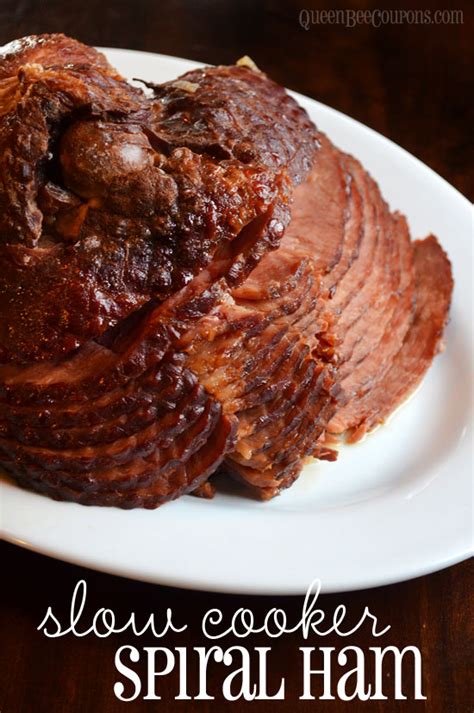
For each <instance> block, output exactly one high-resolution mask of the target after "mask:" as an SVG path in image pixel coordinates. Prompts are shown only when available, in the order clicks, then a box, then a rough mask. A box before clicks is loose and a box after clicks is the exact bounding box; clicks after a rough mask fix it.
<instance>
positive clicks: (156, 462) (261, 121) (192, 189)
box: [0, 35, 452, 508]
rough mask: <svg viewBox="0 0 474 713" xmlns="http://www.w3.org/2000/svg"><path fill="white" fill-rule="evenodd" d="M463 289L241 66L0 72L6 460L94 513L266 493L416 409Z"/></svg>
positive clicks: (318, 137)
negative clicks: (162, 71)
mask: <svg viewBox="0 0 474 713" xmlns="http://www.w3.org/2000/svg"><path fill="white" fill-rule="evenodd" d="M451 291H452V278H451V270H450V265H449V261H448V259H447V257H446V256H445V254H444V252H443V251H442V249H441V248H440V246H439V244H438V243H437V241H436V239H435V238H434V237H432V236H431V237H430V238H428V239H426V240H424V241H417V242H415V243H412V242H411V241H410V235H409V231H408V226H407V223H406V220H405V219H404V217H403V216H401V215H399V214H392V213H391V212H390V210H389V208H388V206H387V204H386V203H385V202H384V200H383V198H382V196H381V194H380V191H379V189H378V187H377V184H376V183H375V181H374V180H373V179H372V178H371V177H370V176H369V175H368V174H367V172H366V171H365V170H364V169H363V167H362V166H361V165H360V163H359V162H358V161H357V160H356V159H354V158H353V157H351V156H349V155H346V154H344V153H342V152H341V151H339V150H338V149H337V148H336V147H335V146H333V145H332V143H331V142H330V141H329V139H328V138H327V137H325V136H324V135H323V134H321V133H320V132H318V131H317V130H316V128H315V127H314V126H313V124H312V123H311V122H310V120H309V119H308V117H307V115H306V113H305V112H304V111H303V110H302V109H301V108H300V107H299V106H298V105H297V103H296V102H295V101H294V100H293V99H292V98H291V97H289V95H288V94H287V93H286V92H285V91H284V89H282V88H281V87H279V86H278V85H276V84H275V83H274V82H272V81H271V80H270V79H268V77H266V75H265V74H263V73H262V72H260V71H259V70H258V69H257V68H255V67H252V66H248V63H243V64H237V65H236V66H233V67H216V68H204V69H198V70H194V71H192V72H189V73H187V74H186V75H184V76H183V77H181V78H179V79H178V80H175V81H173V82H167V83H165V84H163V85H154V84H148V87H147V89H146V90H143V91H142V90H141V89H139V88H137V87H133V86H131V85H129V84H128V83H127V82H126V81H125V80H124V79H123V78H122V77H120V76H119V75H118V74H117V72H116V71H115V70H114V69H113V68H112V67H110V66H109V64H108V63H107V61H106V60H105V58H104V57H103V56H102V55H101V54H100V53H98V52H96V51H95V50H93V49H92V48H89V47H86V46H84V45H81V44H80V43H78V42H76V41H74V40H71V39H69V38H66V37H64V36H62V35H45V36H41V37H30V38H25V39H23V40H19V41H17V42H14V43H12V44H10V45H7V47H5V48H4V49H3V50H2V54H1V60H0V300H1V311H0V463H1V465H2V466H3V467H4V468H5V469H6V470H7V471H8V472H9V473H11V474H12V475H13V476H14V477H15V478H16V479H17V480H18V482H19V483H21V484H22V485H25V486H27V487H30V488H33V489H35V490H37V491H39V492H43V493H46V494H49V495H51V496H52V497H55V498H60V499H67V500H73V501H77V502H80V503H84V504H97V505H115V506H119V507H127V508H130V507H150V508H153V507H156V506H158V505H159V504H161V503H163V502H165V501H167V500H170V499H173V498H176V497H178V496H180V495H182V494H184V493H190V492H193V493H195V494H197V495H200V496H203V497H210V496H212V494H213V491H214V486H213V484H212V482H211V481H210V480H209V478H210V477H211V476H212V475H213V474H214V473H216V472H217V471H219V472H221V473H224V474H227V475H229V476H232V477H235V478H237V479H239V480H240V481H241V482H243V483H245V484H246V485H247V486H249V487H250V488H251V489H252V490H253V491H254V492H255V493H257V494H258V496H259V497H261V498H264V499H268V498H271V497H273V496H274V495H276V494H278V493H279V492H280V491H281V490H282V489H284V488H286V487H288V486H289V485H291V483H292V482H293V481H294V480H295V479H296V478H297V477H298V475H299V473H300V472H301V469H302V467H303V465H304V463H305V462H306V460H307V459H308V458H309V457H314V458H319V459H326V460H334V459H335V458H336V457H337V450H336V449H335V443H336V442H337V441H338V440H340V439H343V438H345V439H347V440H356V439H357V438H360V437H361V435H363V434H364V433H365V432H367V431H369V430H371V429H372V428H374V427H375V426H376V425H378V424H379V423H381V422H383V421H384V420H385V419H386V418H387V417H388V416H389V415H390V413H391V411H392V410H393V409H394V408H396V407H397V406H398V405H399V404H400V403H402V402H403V400H404V399H405V398H406V397H407V396H408V395H409V394H410V393H411V391H412V390H413V389H414V388H415V387H416V385H417V384H418V383H419V381H420V380H421V379H422V377H423V375H424V373H425V372H426V370H427V369H428V367H429V365H430V363H431V361H432V358H433V356H434V355H435V354H436V352H437V351H438V350H439V347H440V343H441V338H442V334H443V328H444V325H445V323H446V320H447V315H448V310H449V303H450V297H451Z"/></svg>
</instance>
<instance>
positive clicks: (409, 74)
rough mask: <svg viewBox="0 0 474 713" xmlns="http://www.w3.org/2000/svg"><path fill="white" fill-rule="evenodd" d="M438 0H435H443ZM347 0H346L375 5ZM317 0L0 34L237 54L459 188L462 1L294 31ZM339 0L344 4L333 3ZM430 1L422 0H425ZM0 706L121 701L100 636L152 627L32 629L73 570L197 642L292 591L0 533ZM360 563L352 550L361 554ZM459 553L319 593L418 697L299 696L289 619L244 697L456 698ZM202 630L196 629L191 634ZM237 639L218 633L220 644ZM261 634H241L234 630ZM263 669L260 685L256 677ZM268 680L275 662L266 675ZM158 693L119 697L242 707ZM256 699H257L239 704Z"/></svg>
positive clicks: (465, 59) (138, 4) (430, 707)
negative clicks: (424, 569) (114, 572)
mask: <svg viewBox="0 0 474 713" xmlns="http://www.w3.org/2000/svg"><path fill="white" fill-rule="evenodd" d="M446 5H449V3H445V4H443V2H441V3H440V4H439V7H441V8H443V7H445V6H446ZM380 6H381V5H380V4H378V3H375V4H371V3H359V4H358V7H366V8H374V7H380ZM303 7H304V8H320V9H321V8H325V7H326V8H330V7H331V5H330V3H319V4H318V3H315V2H310V1H308V0H294V1H292V0H285V1H281V2H276V1H275V2H269V1H262V2H255V0H253V1H252V0H228V1H220V0H200V1H199V0H167V1H166V2H160V1H159V0H133V1H132V0H115V1H114V2H112V0H91V1H90V2H86V1H85V0H81V2H79V1H78V0H67V1H65V0H47V2H36V1H32V0H1V2H0V43H4V42H7V41H9V40H11V39H13V38H15V37H19V36H22V35H26V34H30V33H39V32H56V31H62V32H65V33H67V34H71V35H73V36H76V37H77V38H79V39H81V40H83V41H85V42H87V43H90V44H96V45H109V46H115V47H129V48H132V49H141V50H148V51H155V52H162V53H165V54H171V55H177V56H184V57H189V58H192V59H197V60H202V61H205V62H210V63H227V62H232V61H234V60H235V59H236V58H237V57H239V56H241V55H243V54H249V55H251V56H252V57H253V58H254V60H255V61H256V62H257V64H258V65H260V66H261V67H262V68H263V69H265V70H266V71H268V72H269V73H270V74H271V75H272V76H273V77H274V78H275V79H277V80H278V81H280V82H281V83H283V84H285V85H287V86H289V87H291V88H293V89H295V90H298V91H300V92H302V93H304V94H307V95H309V96H312V97H314V98H316V99H318V100H320V101H322V102H324V103H327V104H329V105H331V106H333V107H335V108H337V109H339V110H341V111H343V112H345V113H347V114H349V115H351V116H353V117H355V118H357V119H359V120H360V121H362V122H364V123H365V124H367V125H369V126H371V127H373V128H374V129H376V130H377V131H379V132H381V133H382V134H384V135H386V136H388V137H389V138H391V139H392V140H394V141H395V142H396V143H398V144H400V145H401V146H403V147H404V148H406V149H407V150H408V151H410V152H412V153H413V154H415V155H416V156H418V157H419V158H420V159H421V160H422V161H424V162H425V163H427V164H428V165H429V166H431V167H432V168H433V169H434V170H435V171H437V172H438V173H440V174H441V175H442V176H443V177H444V178H446V179H447V180H448V181H449V182H450V183H452V184H453V185H454V186H455V187H456V188H458V189H459V190H460V191H462V192H463V193H464V194H465V195H468V196H470V197H472V195H473V191H472V182H471V176H472V170H471V169H472V145H471V143H470V141H469V139H470V133H471V130H472V125H473V124H474V121H473V116H472V94H471V86H470V77H471V76H472V26H471V27H469V23H470V19H471V17H470V12H469V11H468V7H467V5H465V6H464V7H463V5H462V4H461V3H459V4H457V5H456V7H457V8H463V10H464V23H463V24H462V25H440V26H432V25H430V26H425V25H412V26H410V25H403V26H398V25H388V26H384V27H380V28H378V29H376V28H373V27H371V26H369V25H359V26H357V27H354V28H345V27H341V26H339V25H317V26H314V27H311V28H310V29H309V30H308V31H305V30H304V29H303V28H302V27H301V26H300V24H299V21H298V16H299V11H300V9H301V8H303ZM344 7H346V8H350V7H356V6H355V5H352V4H350V3H344ZM430 7H431V8H433V9H434V8H435V7H436V4H433V3H432V4H431V6H430ZM2 558H3V559H2V564H3V567H2V571H3V572H4V578H3V583H2V588H1V597H2V607H1V615H0V616H1V622H0V623H1V651H0V671H1V676H0V710H1V713H30V712H31V713H66V712H67V713H96V712H100V713H115V712H116V711H120V710H122V709H123V708H124V704H120V703H119V702H118V701H117V699H116V698H115V696H114V693H113V683H114V681H116V680H117V673H116V670H115V667H114V654H115V650H116V648H117V647H118V646H119V645H121V644H124V643H128V644H135V645H137V646H139V647H141V646H145V645H152V644H153V642H152V641H151V640H150V639H147V638H146V637H145V640H134V638H133V637H130V636H125V635H123V636H121V637H120V636H119V637H115V638H109V639H97V638H95V637H86V638H84V639H77V638H73V637H66V638H64V639H58V640H48V639H46V638H45V637H44V636H43V635H42V634H40V633H39V632H37V631H36V628H37V626H38V624H39V623H40V621H41V619H42V617H43V615H44V613H45V610H46V608H47V606H48V605H54V606H55V608H57V610H58V611H59V612H60V613H61V615H63V616H65V615H66V611H67V609H68V607H69V601H70V596H71V592H72V590H73V587H74V585H75V583H76V582H77V581H78V580H79V579H81V578H85V579H86V580H87V582H88V585H89V606H88V610H90V611H95V610H96V609H98V608H99V607H100V606H107V607H111V608H113V609H114V610H115V611H116V612H117V613H118V614H121V615H122V616H123V617H125V615H126V614H128V613H129V612H130V610H131V609H135V610H136V611H142V612H151V611H156V610H160V611H161V610H163V609H164V608H166V607H167V606H171V607H172V608H173V610H174V612H175V614H176V617H177V620H178V621H186V622H187V623H188V624H189V629H188V631H187V632H186V633H185V634H184V635H182V637H180V638H179V640H178V639H177V638H176V637H175V638H173V636H169V637H167V639H166V642H164V643H165V645H166V646H168V647H173V646H174V645H180V646H188V647H192V646H198V645H205V644H206V642H205V640H204V639H203V637H202V634H201V633H200V629H199V622H200V619H201V617H202V614H203V613H204V612H205V611H206V610H207V609H209V608H211V607H214V606H217V607H220V608H221V609H222V610H223V611H224V613H229V612H231V611H233V610H234V609H236V608H238V607H239V606H250V607H252V609H253V610H254V611H255V612H256V613H257V614H258V613H262V612H264V611H266V610H267V609H268V608H269V607H270V606H274V605H277V606H280V607H282V608H285V609H286V611H287V612H288V614H289V616H293V617H295V618H296V616H297V614H298V612H299V611H300V610H301V605H302V599H301V598H300V597H282V598H268V597H261V598H256V597H255V598H254V597H238V596H228V595H216V594H206V593H202V592H188V591H180V590H176V589H170V588H165V587H157V586H152V585H146V584H141V583H136V582H131V581H127V580H123V579H119V578H114V577H111V576H107V575H103V574H97V573H94V572H90V571H86V570H82V569H80V568H77V567H73V566H72V565H67V564H63V563H60V562H56V561H54V560H50V559H48V558H46V557H41V556H39V555H36V554H32V553H29V552H27V551H24V550H21V549H19V548H15V547H13V546H12V545H6V544H4V545H2ZM361 566H363V564H362V563H361ZM473 580H474V578H473V567H472V564H471V563H463V564H460V565H457V566H455V567H452V568H450V569H448V570H445V571H443V572H439V573H436V574H433V575H430V576H428V577H423V578H420V579H417V580H413V581H411V582H405V583H402V584H398V585H394V586H391V587H384V588H380V589H374V590H370V591H364V592H355V593H349V594H344V595H325V596H324V597H323V598H322V600H321V601H322V606H323V608H324V609H325V611H327V612H331V611H333V610H334V609H335V607H336V606H337V605H338V604H341V603H343V604H345V605H346V606H347V607H348V610H349V611H350V612H351V616H356V615H357V614H358V613H359V614H360V612H361V611H362V609H363V607H364V606H366V605H367V606H368V607H369V608H370V610H371V611H372V612H373V613H374V614H376V615H377V616H378V617H379V619H380V621H381V623H382V624H384V625H385V624H390V625H391V627H392V628H391V631H390V632H389V634H388V635H387V637H386V638H385V637H384V645H388V644H390V643H391V644H394V645H396V646H397V647H399V648H402V647H403V646H405V645H416V646H419V647H420V649H421V652H422V655H423V671H424V693H425V695H426V696H427V698H428V700H427V701H426V702H416V703H414V702H413V701H387V702H375V701H374V702H371V703H369V704H362V703H360V702H359V703H357V702H356V703H342V702H338V701H331V702H328V703H324V702H322V701H315V702H314V703H303V702H301V701H299V700H298V695H299V692H300V691H299V688H300V674H301V667H300V665H299V660H298V658H297V654H298V646H301V645H304V642H303V641H302V639H301V637H300V636H299V635H298V634H294V635H291V636H289V637H285V638H283V639H280V640H276V641H275V642H274V643H273V650H272V658H271V661H272V663H273V666H272V670H274V672H275V676H276V677H277V676H278V674H280V675H283V674H285V675H286V677H287V681H288V690H287V700H286V701H285V702H268V703H259V704H258V705H259V706H260V710H261V711H265V712H267V713H272V712H273V711H276V712H277V713H284V712H285V711H302V713H305V712H306V711H310V710H317V711H330V712H338V711H344V710H346V709H347V710H351V711H361V710H365V709H366V708H368V709H369V710H372V711H384V712H385V711H386V712H389V713H391V712H393V713H395V712H398V711H403V712H408V713H410V712H411V711H414V712H415V713H416V711H424V712H426V713H464V712H466V713H467V711H472V709H473V707H474V697H473V691H472V684H471V680H472V678H471V672H470V664H472V654H473V650H472V646H473V637H472V621H473V615H474V612H473V606H472V604H473V594H472V593H473V585H474V581H473ZM207 643H209V642H207ZM235 643H239V642H238V641H236V640H235V639H231V638H229V640H227V641H226V642H225V644H226V645H232V644H235ZM345 643H348V642H347V641H341V639H339V638H337V637H331V636H330V637H328V639H327V640H325V641H324V642H323V644H322V645H327V646H334V647H335V648H336V650H339V649H340V648H341V647H342V646H343V645H344V644H345ZM349 643H351V644H353V645H357V646H360V647H362V648H363V649H364V650H367V648H368V647H369V646H371V645H373V644H374V642H373V640H372V639H371V637H370V635H369V633H368V632H367V631H366V630H360V631H359V632H357V634H355V635H354V636H353V637H351V640H350V642H349ZM258 645H261V646H265V645H268V640H267V639H265V638H262V637H254V638H253V639H252V640H251V641H250V642H247V646H258ZM208 680H209V690H210V691H211V692H214V693H216V692H217V691H218V689H219V682H220V681H221V680H222V675H221V671H220V670H219V669H218V667H217V666H216V667H213V668H212V669H211V671H210V676H209V679H208ZM272 680H273V679H272V676H270V687H271V685H272ZM275 680H276V678H275ZM160 685H161V693H162V695H163V701H161V702H158V703H153V702H150V701H148V702H147V701H144V702H141V703H129V704H127V706H125V709H126V710H127V711H131V713H135V711H150V710H152V711H155V710H156V711H158V710H159V711H163V712H165V713H168V712H171V711H178V713H179V711H190V712H191V713H192V712H193V711H199V712H200V713H207V712H209V711H213V712H214V711H217V712H218V713H221V712H222V711H224V712H225V711H227V710H229V711H232V712H233V713H240V712H241V711H246V710H247V708H248V707H249V705H251V704H249V703H245V702H244V703H242V702H236V703H232V704H231V703H223V702H222V701H221V700H217V701H215V702H212V701H210V702H207V701H199V702H194V703H193V702H186V703H178V702H174V701H173V700H172V698H173V696H174V692H175V689H176V685H177V680H176V676H175V675H174V674H173V675H171V676H169V677H167V678H166V679H164V680H163V681H162V683H161V684H160ZM252 705H257V704H252Z"/></svg>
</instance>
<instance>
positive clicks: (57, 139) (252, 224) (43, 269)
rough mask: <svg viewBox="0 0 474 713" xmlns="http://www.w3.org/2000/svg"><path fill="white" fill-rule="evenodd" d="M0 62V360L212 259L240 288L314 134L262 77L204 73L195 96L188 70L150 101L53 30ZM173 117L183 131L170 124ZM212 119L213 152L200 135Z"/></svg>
mask: <svg viewBox="0 0 474 713" xmlns="http://www.w3.org/2000/svg"><path fill="white" fill-rule="evenodd" d="M6 58H7V59H6V60H5V64H4V65H3V68H2V70H1V73H0V76H2V77H4V79H2V80H0V85H1V82H3V83H4V84H3V87H1V86H0V157H1V158H0V242H1V250H0V296H1V298H2V301H3V303H4V305H6V309H4V310H2V314H1V315H0V360H1V361H4V362H5V361H16V362H18V361H28V360H44V359H50V358H52V357H53V356H56V355H58V356H59V355H61V354H66V353H68V352H70V351H71V350H73V349H75V348H77V347H78V346H80V345H81V344H84V343H86V342H87V341H88V340H90V339H91V338H96V337H98V336H99V335H101V334H102V333H103V332H105V331H106V330H107V329H109V328H110V327H111V326H113V325H114V324H116V323H118V322H119V321H121V320H122V319H123V318H125V317H126V316H127V315H129V314H131V313H132V312H133V311H135V310H136V309H137V308H139V307H140V306H142V305H143V304H145V303H147V302H148V301H149V300H150V299H157V300H163V299H165V298H166V297H168V296H169V295H170V294H172V293H173V292H176V291H177V290H179V289H180V288H182V287H183V286H184V285H186V284H188V283H189V282H190V281H191V280H192V278H193V277H194V276H195V275H196V274H198V273H199V272H200V271H201V270H202V269H203V268H205V267H206V266H208V265H209V264H210V263H211V262H212V261H213V260H214V259H215V258H218V259H219V261H220V260H222V261H223V264H222V276H223V277H224V276H225V277H226V278H227V280H228V282H229V284H232V285H234V284H237V283H238V282H239V281H241V280H242V279H244V278H245V276H246V274H248V272H249V271H250V270H251V269H252V268H253V267H254V266H255V265H256V264H257V263H258V261H259V260H260V259H261V257H262V256H263V254H264V253H265V252H266V251H267V250H269V249H272V248H275V247H276V246H277V245H278V241H279V239H280V238H281V235H282V233H283V231H284V229H285V227H286V225H287V223H288V221H289V207H288V201H289V199H290V194H291V188H292V185H293V184H297V183H298V182H300V181H301V180H302V179H303V178H304V177H305V175H306V173H307V172H308V169H309V166H310V164H311V162H312V160H313V158H314V155H315V152H316V150H317V142H316V132H315V130H314V127H313V126H312V124H311V123H310V122H309V120H308V118H307V116H306V114H305V113H304V112H303V111H302V110H301V109H300V108H299V107H298V106H297V104H296V103H295V102H294V100H293V99H291V98H290V97H289V96H288V95H287V94H286V92H285V91H284V90H283V89H281V88H280V87H278V86H277V85H276V84H274V83H273V82H271V80H269V79H268V78H267V77H265V75H263V74H262V73H260V72H257V71H253V70H250V69H247V68H244V67H230V68H208V69H206V70H202V71H200V72H199V73H198V75H199V76H194V75H193V78H194V81H193V87H194V88H193V89H192V91H190V90H189V86H190V82H189V81H188V80H184V79H183V80H179V81H177V82H175V83H171V84H167V85H164V86H163V87H161V88H159V89H157V90H156V93H157V95H159V96H158V98H157V99H154V100H150V99H147V98H146V97H145V95H144V94H143V93H142V92H141V91H140V90H138V89H136V88H134V87H131V86H130V85H129V84H127V83H126V82H125V81H124V80H123V79H121V78H120V77H119V76H118V75H117V74H116V73H115V72H114V71H113V70H111V68H110V67H109V66H108V64H107V63H106V62H105V60H104V59H103V58H102V57H101V55H100V54H99V53H97V52H95V51H94V50H92V49H91V48H86V47H84V48H83V47H82V46H81V45H80V44H79V43H76V42H72V43H71V45H70V46H69V47H68V40H67V39H66V38H63V37H62V36H61V37H57V36H55V35H50V36H44V37H40V38H27V39H25V40H23V41H20V42H19V43H17V44H16V45H15V46H14V48H13V49H12V48H7V50H6ZM71 62H72V63H71ZM183 86H184V87H186V89H183V88H182V87H183ZM216 92H218V93H219V97H220V99H219V105H217V104H216ZM244 95H245V101H244V99H243V98H244ZM236 96H239V97H242V102H240V101H239V102H238V103H236V101H235V97H236ZM260 110H261V111H263V112H264V114H265V121H267V122H268V120H269V119H270V118H271V122H272V125H271V126H270V125H269V124H268V123H267V124H264V123H262V117H261V116H260V114H259V111H260ZM282 117H283V118H282ZM184 120H186V121H187V122H190V126H192V127H194V128H193V132H194V134H193V136H194V139H195V140H194V139H193V141H191V140H190V139H189V136H188V135H187V134H186V132H184V133H183V131H179V130H178V128H177V127H178V126H181V125H182V122H183V121H184ZM211 124H212V145H213V146H214V147H220V150H217V149H216V151H214V150H207V149H206V147H205V146H204V143H205V141H204V138H203V137H204V136H207V135H208V132H209V131H210V128H209V127H210V126H211ZM275 125H278V127H279V128H278V131H277V135H275V131H274V126H275ZM198 126H200V127H201V128H199V129H197V128H196V127H198ZM173 132H174V133H173ZM165 136H166V140H165V138H164V137H165ZM173 137H174V138H173ZM199 137H200V138H199ZM172 138H173V140H172ZM197 144H199V145H197ZM229 146H232V147H234V148H235V151H234V153H232V151H230V150H229ZM238 146H240V148H239V149H238V148H237V147H238ZM244 146H245V147H246V148H245V150H244V148H243V147H244Z"/></svg>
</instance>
